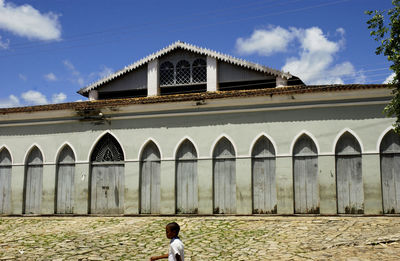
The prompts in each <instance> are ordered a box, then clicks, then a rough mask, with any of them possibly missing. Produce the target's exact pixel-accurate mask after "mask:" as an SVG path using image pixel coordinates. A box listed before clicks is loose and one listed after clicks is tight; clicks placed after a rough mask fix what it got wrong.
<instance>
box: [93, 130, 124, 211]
mask: <svg viewBox="0 0 400 261" xmlns="http://www.w3.org/2000/svg"><path fill="white" fill-rule="evenodd" d="M91 161H92V164H91V165H92V170H91V181H90V184H91V186H90V188H91V193H90V213H92V214H122V213H123V211H124V190H123V188H124V154H123V152H122V148H121V146H120V145H119V143H118V141H117V140H116V139H115V138H114V137H113V136H112V135H111V134H108V133H107V134H105V135H104V136H103V137H102V138H101V140H100V141H99V142H98V144H97V145H96V147H95V149H94V151H93V153H92V156H91Z"/></svg>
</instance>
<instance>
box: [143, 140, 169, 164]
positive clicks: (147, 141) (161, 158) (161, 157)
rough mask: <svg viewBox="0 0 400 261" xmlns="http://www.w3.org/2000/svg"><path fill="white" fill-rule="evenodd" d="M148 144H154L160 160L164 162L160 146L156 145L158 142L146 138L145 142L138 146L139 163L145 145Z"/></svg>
mask: <svg viewBox="0 0 400 261" xmlns="http://www.w3.org/2000/svg"><path fill="white" fill-rule="evenodd" d="M149 142H153V143H154V144H156V146H157V149H158V151H159V152H160V160H164V158H163V153H162V151H161V146H160V144H158V142H157V141H156V140H155V139H154V138H153V137H150V138H147V140H146V141H145V142H144V143H143V144H142V146H140V149H139V155H138V161H140V160H141V159H142V154H143V151H144V148H145V147H146V146H147V144H148V143H149Z"/></svg>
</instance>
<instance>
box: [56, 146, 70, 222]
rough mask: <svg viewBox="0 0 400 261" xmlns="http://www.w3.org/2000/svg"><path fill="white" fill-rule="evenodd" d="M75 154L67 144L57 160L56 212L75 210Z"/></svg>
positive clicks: (65, 212)
mask: <svg viewBox="0 0 400 261" xmlns="http://www.w3.org/2000/svg"><path fill="white" fill-rule="evenodd" d="M74 176H75V156H74V153H73V151H72V149H71V148H70V147H69V146H65V147H64V148H63V150H62V151H61V153H60V156H59V157H58V162H57V188H56V197H57V201H56V213H57V214H72V213H73V210H74Z"/></svg>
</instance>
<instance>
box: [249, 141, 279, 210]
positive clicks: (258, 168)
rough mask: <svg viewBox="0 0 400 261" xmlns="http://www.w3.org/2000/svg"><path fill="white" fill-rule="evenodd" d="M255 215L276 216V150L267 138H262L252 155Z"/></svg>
mask: <svg viewBox="0 0 400 261" xmlns="http://www.w3.org/2000/svg"><path fill="white" fill-rule="evenodd" d="M251 162H252V184H253V213H254V214H267V213H271V214H276V211H277V199H276V182H275V149H274V146H273V145H272V143H271V141H270V140H269V139H267V138H266V137H265V136H262V137H260V138H259V139H258V140H257V142H256V144H255V145H254V148H253V151H252V153H251Z"/></svg>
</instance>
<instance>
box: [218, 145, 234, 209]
mask: <svg viewBox="0 0 400 261" xmlns="http://www.w3.org/2000/svg"><path fill="white" fill-rule="evenodd" d="M235 164H236V161H235V150H234V148H233V146H232V144H231V143H230V141H229V140H228V139H226V138H222V139H221V140H220V141H219V142H218V143H217V145H216V146H215V148H214V152H213V176H214V177H213V179H214V214H234V213H235V212H236V165H235Z"/></svg>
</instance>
